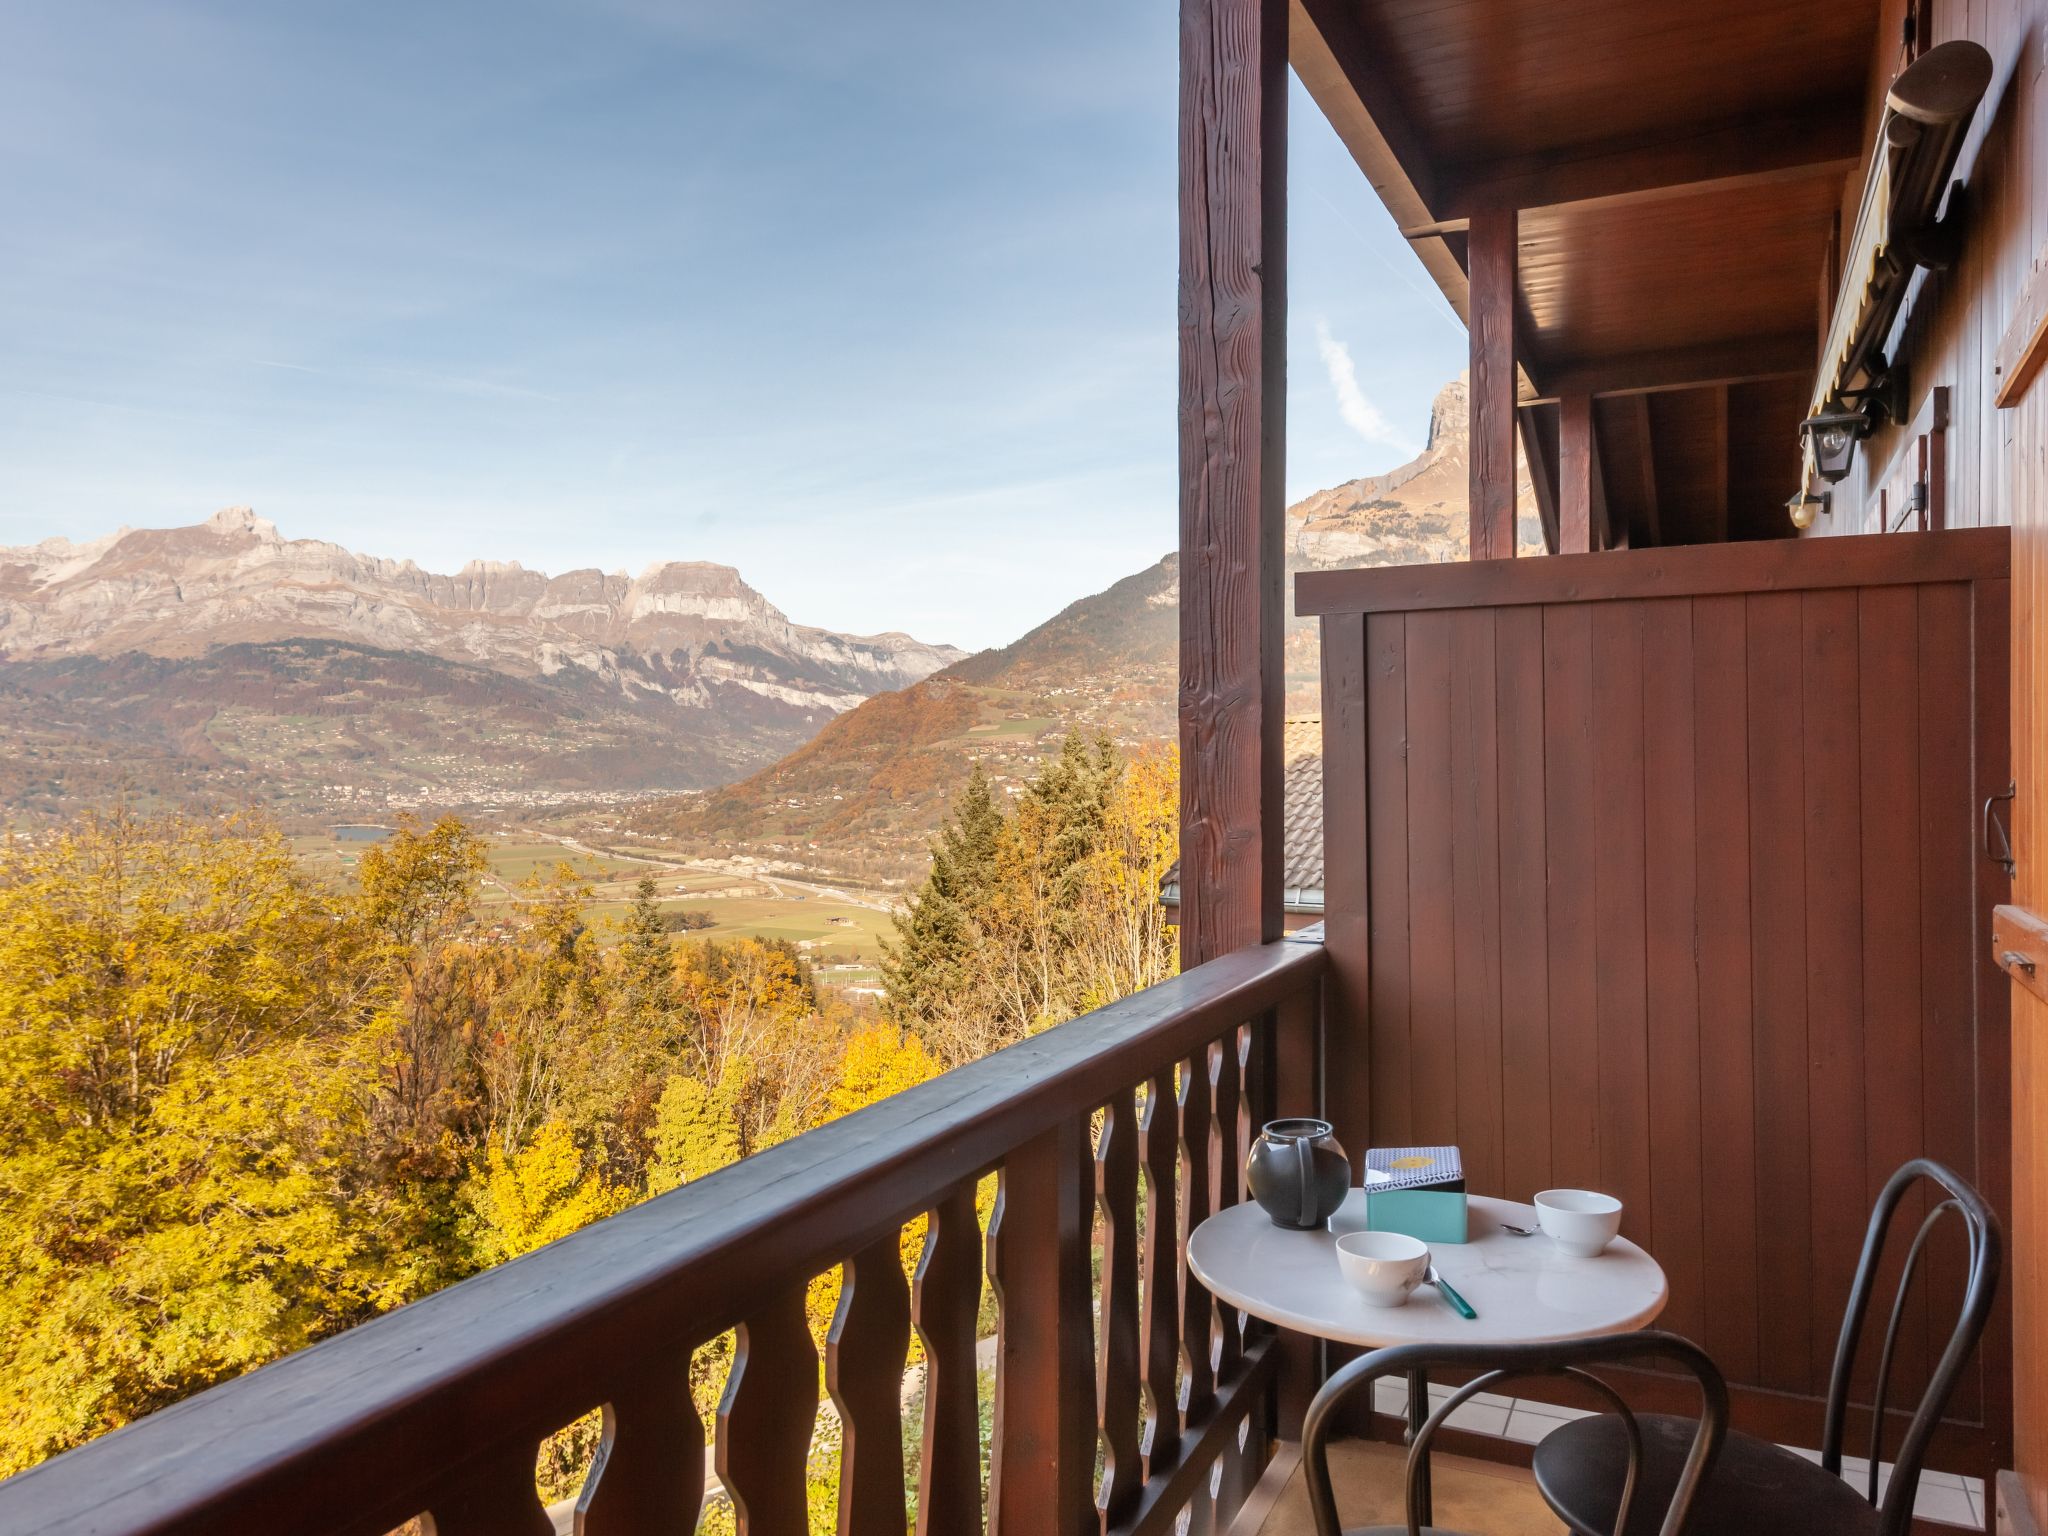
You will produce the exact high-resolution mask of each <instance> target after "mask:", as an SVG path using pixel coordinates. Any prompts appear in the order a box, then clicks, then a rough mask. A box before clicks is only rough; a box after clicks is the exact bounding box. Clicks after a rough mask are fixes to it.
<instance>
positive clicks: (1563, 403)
mask: <svg viewBox="0 0 2048 1536" xmlns="http://www.w3.org/2000/svg"><path fill="white" fill-rule="evenodd" d="M1557 466H1558V472H1557V530H1558V540H1557V552H1558V553H1559V554H1561V555H1587V554H1591V553H1592V552H1593V397H1592V396H1591V395H1583V394H1571V395H1566V396H1565V397H1564V398H1563V399H1562V400H1560V401H1558V403H1557Z"/></svg>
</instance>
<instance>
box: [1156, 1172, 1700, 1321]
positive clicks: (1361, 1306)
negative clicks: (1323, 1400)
mask: <svg viewBox="0 0 2048 1536" xmlns="http://www.w3.org/2000/svg"><path fill="white" fill-rule="evenodd" d="M1503 1222H1511V1223H1513V1224H1514V1225H1515V1226H1518V1227H1528V1228H1531V1229H1533V1228H1534V1227H1535V1226H1536V1208H1535V1207H1534V1206H1533V1205H1519V1204H1517V1203H1516V1202H1514V1201H1512V1200H1494V1199H1491V1198H1489V1197H1487V1196H1485V1195H1473V1196H1471V1197H1470V1198H1469V1199H1468V1200H1467V1201H1466V1232H1467V1234H1468V1241H1466V1242H1463V1243H1432V1244H1430V1249H1429V1256H1430V1258H1431V1259H1433V1260H1434V1261H1435V1263H1436V1267H1437V1272H1438V1273H1439V1274H1441V1275H1442V1276H1443V1277H1444V1279H1445V1280H1447V1281H1449V1282H1450V1284H1451V1286H1452V1288H1453V1289H1454V1290H1456V1291H1457V1292H1458V1293H1459V1294H1460V1295H1462V1296H1463V1297H1464V1298H1465V1299H1466V1300H1467V1301H1469V1302H1470V1303H1471V1304H1472V1310H1473V1311H1475V1312H1477V1313H1478V1314H1479V1316H1478V1317H1477V1318H1476V1319H1471V1320H1467V1319H1465V1318H1462V1317H1460V1316H1458V1314H1457V1313H1456V1312H1453V1311H1452V1310H1451V1306H1450V1303H1449V1302H1447V1301H1445V1300H1444V1299H1443V1297H1442V1296H1441V1295H1440V1294H1438V1292H1437V1290H1436V1288H1435V1287H1434V1286H1428V1285H1422V1286H1417V1287H1416V1288H1415V1293H1414V1294H1413V1295H1411V1296H1410V1297H1409V1298H1408V1301H1407V1303H1406V1304H1405V1305H1403V1306H1398V1307H1374V1306H1368V1305H1367V1304H1366V1300H1365V1298H1364V1297H1363V1296H1361V1295H1359V1294H1358V1292H1357V1291H1356V1290H1354V1289H1353V1288H1352V1286H1351V1285H1350V1283H1349V1282H1348V1281H1346V1280H1345V1278H1344V1276H1343V1274H1342V1273H1341V1272H1340V1271H1339V1270H1338V1268H1337V1239H1338V1238H1339V1237H1341V1236H1343V1235H1344V1234H1345V1233H1346V1232H1362V1231H1364V1230H1365V1191H1364V1190H1362V1189H1354V1190H1352V1191H1351V1193H1350V1194H1349V1195H1347V1196H1346V1197H1345V1199H1344V1203H1343V1205H1341V1206H1339V1207H1338V1208H1337V1214H1336V1215H1334V1216H1332V1217H1331V1218H1330V1229H1329V1230H1328V1231H1327V1232H1290V1231H1288V1230H1286V1229H1285V1228H1283V1227H1276V1226H1274V1225H1273V1219H1272V1218H1271V1217H1270V1216H1268V1215H1267V1214H1266V1213H1265V1212H1264V1211H1263V1210H1261V1209H1260V1208H1259V1207H1258V1205H1257V1204H1256V1203H1255V1202H1253V1201H1250V1200H1247V1201H1245V1202H1244V1204H1242V1205H1234V1206H1232V1207H1231V1208H1230V1209H1229V1210H1227V1211H1219V1212H1217V1213H1216V1214H1215V1215H1214V1216H1211V1217H1210V1218H1209V1219H1208V1220H1207V1221H1205V1222H1203V1223H1202V1224H1201V1225H1200V1226H1199V1227H1197V1228H1195V1230H1194V1234H1193V1235H1192V1236H1191V1237H1189V1239H1188V1268H1189V1269H1191V1270H1193V1271H1194V1273H1195V1277H1196V1278H1197V1279H1199V1280H1200V1281H1201V1282H1202V1284H1204V1285H1205V1286H1207V1287H1208V1288H1209V1290H1210V1292H1211V1294H1213V1295H1215V1296H1216V1297H1217V1298H1218V1299H1219V1300H1222V1301H1225V1302H1228V1303H1229V1304H1230V1305H1232V1306H1234V1307H1236V1308H1238V1309H1239V1310H1240V1311H1243V1312H1249V1313H1250V1314H1251V1315H1252V1316H1253V1317H1262V1318H1264V1319H1266V1320H1267V1321H1268V1322H1272V1323H1278V1324H1279V1325H1280V1326H1281V1327H1283V1328H1293V1329H1295V1330H1297V1331H1299V1332H1301V1333H1310V1334H1314V1335H1316V1336H1317V1337H1318V1338H1324V1339H1331V1340H1334V1341H1336V1342H1337V1343H1340V1344H1360V1345H1364V1346H1366V1347H1367V1348H1379V1347H1381V1346H1384V1345H1388V1344H1418V1343H1445V1344H1451V1343H1455V1344H1487V1343H1495V1344H1537V1343H1554V1342H1556V1341H1557V1340H1559V1339H1587V1338H1594V1337H1597V1336H1599V1335H1602V1334H1609V1333H1628V1332H1632V1331H1633V1330H1635V1329H1637V1328H1641V1327H1642V1326H1644V1325H1645V1324H1646V1323H1648V1322H1650V1321H1652V1320H1653V1319H1654V1318H1655V1317H1656V1316H1657V1314H1658V1313H1660V1312H1662V1311H1663V1310H1664V1302H1665V1299H1666V1296H1667V1294H1668V1289H1667V1287H1666V1285H1665V1283H1664V1271H1663V1269H1662V1268H1661V1267H1660V1266H1659V1265H1658V1263H1657V1261H1656V1260H1655V1259H1653V1258H1651V1257H1650V1256H1649V1255H1648V1254H1647V1253H1645V1252H1643V1250H1642V1249H1640V1248H1638V1247H1637V1246H1636V1245H1635V1244H1634V1243H1632V1242H1630V1241H1629V1240H1628V1239H1627V1238H1625V1237H1618V1238H1616V1239H1615V1240H1614V1242H1613V1243H1612V1244H1610V1245H1609V1247H1608V1249H1607V1251H1606V1252H1605V1253H1602V1254H1600V1255H1598V1256H1597V1257H1595V1258H1590V1259H1575V1258H1573V1257H1571V1255H1569V1254H1567V1253H1566V1252H1564V1250H1562V1249H1561V1248H1559V1247H1558V1246H1557V1244H1555V1243H1553V1242H1552V1241H1551V1240H1550V1239H1549V1238H1547V1237H1545V1236H1543V1235H1542V1234H1541V1233H1540V1232H1539V1233H1537V1235H1536V1236H1534V1237H1517V1236H1515V1235H1514V1234H1513V1233H1512V1232H1504V1231H1502V1230H1501V1224H1502V1223H1503Z"/></svg>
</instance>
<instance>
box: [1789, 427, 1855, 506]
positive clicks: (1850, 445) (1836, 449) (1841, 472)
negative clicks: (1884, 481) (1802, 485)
mask: <svg viewBox="0 0 2048 1536" xmlns="http://www.w3.org/2000/svg"><path fill="white" fill-rule="evenodd" d="M1870 429H1871V420H1870V417H1869V416H1868V415H1866V414H1865V413H1864V412H1862V411H1845V410H1840V409H1836V410H1819V411H1815V412H1814V413H1813V414H1812V415H1811V416H1809V417H1807V418H1806V420H1804V421H1802V422H1801V423H1799V432H1800V435H1801V436H1802V437H1804V438H1805V439H1806V445H1807V451H1808V454H1809V456H1810V457H1811V459H1812V462H1813V467H1814V468H1815V469H1816V470H1817V471H1819V473H1820V477H1821V479H1823V480H1825V481H1827V483H1828V484H1829V485H1836V484H1839V483H1840V482H1841V481H1842V480H1843V479H1844V478H1845V477H1846V476H1847V475H1848V473H1849V463H1850V461H1851V460H1852V459H1854V458H1855V456H1856V444H1857V443H1858V441H1860V440H1861V439H1863V438H1865V437H1868V436H1869V435H1870ZM1801 494H1802V495H1803V494H1805V493H1804V492H1803V491H1802V493H1801Z"/></svg>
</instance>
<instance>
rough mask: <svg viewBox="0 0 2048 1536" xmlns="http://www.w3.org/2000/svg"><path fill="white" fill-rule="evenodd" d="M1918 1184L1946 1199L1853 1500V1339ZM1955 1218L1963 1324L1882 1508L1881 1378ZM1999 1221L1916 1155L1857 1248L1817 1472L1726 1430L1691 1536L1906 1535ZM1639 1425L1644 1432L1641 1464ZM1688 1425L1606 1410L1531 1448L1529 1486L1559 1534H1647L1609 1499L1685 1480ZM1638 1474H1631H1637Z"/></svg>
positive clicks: (1881, 1365)
mask: <svg viewBox="0 0 2048 1536" xmlns="http://www.w3.org/2000/svg"><path fill="white" fill-rule="evenodd" d="M1922 1179H1926V1180H1929V1181H1931V1182H1932V1183H1934V1184H1935V1185H1937V1186H1938V1187H1939V1188H1940V1189H1941V1190H1942V1191H1943V1192H1944V1196H1943V1198H1942V1199H1941V1200H1940V1201H1938V1202H1937V1203H1936V1204H1935V1206H1934V1208H1933V1209H1932V1210H1930V1211H1929V1212H1928V1213H1927V1216H1926V1218H1925V1219H1924V1220H1923V1221H1922V1222H1921V1223H1920V1230H1919V1231H1918V1232H1917V1233H1916V1234H1915V1235H1914V1237H1913V1242H1912V1246H1911V1247H1909V1248H1908V1249H1907V1250H1906V1258H1905V1264H1904V1266H1903V1268H1902V1269H1901V1271H1900V1276H1899V1289H1898V1293H1897V1295H1896V1297H1895V1298H1894V1299H1893V1302H1892V1312H1891V1321H1890V1323H1889V1324H1888V1325H1887V1327H1886V1329H1885V1336H1884V1350H1883V1353H1882V1354H1881V1355H1880V1356H1879V1357H1878V1367H1877V1379H1876V1392H1875V1396H1874V1400H1873V1411H1872V1413H1871V1429H1870V1471H1869V1474H1868V1478H1867V1487H1866V1488H1865V1490H1864V1492H1862V1493H1858V1492H1857V1491H1856V1490H1855V1489H1854V1488H1852V1487H1851V1486H1850V1485H1849V1484H1848V1483H1846V1482H1844V1481H1843V1480H1842V1476H1841V1471H1842V1425H1843V1420H1844V1418H1845V1417H1846V1415H1847V1413H1848V1407H1849V1379H1850V1376H1851V1374H1852V1372H1853V1371H1854V1369H1855V1364H1856V1347H1857V1341H1858V1339H1859V1337H1860V1336H1861V1334H1862V1332H1863V1321H1864V1316H1865V1314H1866V1313H1867V1312H1868V1310H1869V1307H1870V1293H1871V1290H1872V1288H1873V1286H1874V1285H1875V1284H1876V1280H1877V1267H1878V1262H1879V1260H1880V1259H1881V1258H1882V1257H1883V1254H1884V1246H1885V1238H1886V1235H1887V1233H1888V1231H1889V1229H1890V1227H1891V1222H1892V1217H1893V1216H1894V1215H1895V1214H1896V1213H1897V1211H1898V1208H1899V1204H1900V1202H1901V1200H1903V1199H1904V1197H1905V1195H1906V1192H1907V1191H1908V1190H1909V1189H1911V1188H1912V1187H1913V1186H1914V1185H1915V1184H1917V1183H1919V1182H1920V1181H1921V1180H1922ZM1951 1215H1953V1216H1955V1217H1956V1218H1957V1219H1959V1220H1961V1221H1962V1222H1963V1223H1964V1225H1965V1226H1966V1227H1967V1229H1968V1238H1969V1260H1970V1264H1969V1280H1968V1283H1967V1285H1966V1286H1965V1288H1964V1292H1963V1301H1962V1308H1961V1315H1960V1316H1959V1317H1958V1318H1957V1320H1956V1326H1955V1331H1954V1332H1953V1333H1952V1334H1950V1335H1949V1341H1948V1347H1947V1348H1946V1349H1945V1350H1944V1351H1943V1352H1942V1355H1941V1359H1940V1361H1939V1362H1938V1363H1937V1364H1936V1366H1935V1368H1934V1372H1933V1375H1932V1376H1931V1378H1930V1379H1929V1381H1928V1383H1927V1390H1926V1392H1925V1393H1923V1394H1922V1396H1921V1399H1920V1405H1919V1407H1918V1408H1917V1409H1916V1410H1915V1412H1914V1414H1913V1418H1912V1422H1911V1423H1910V1424H1908V1425H1907V1427H1906V1432H1905V1438H1904V1439H1903V1440H1902V1441H1901V1442H1900V1444H1899V1451H1898V1457H1897V1461H1896V1464H1895V1465H1894V1467H1893V1470H1892V1476H1891V1482H1890V1485H1889V1486H1888V1487H1887V1488H1886V1490H1885V1494H1884V1499H1883V1501H1882V1502H1879V1499H1878V1464H1879V1462H1880V1461H1881V1460H1882V1452H1883V1449H1884V1420H1885V1391H1886V1388H1887V1386H1888V1385H1889V1382H1890V1378H1891V1368H1892V1357H1893V1353H1894V1350H1895V1347H1896V1345H1897V1342H1898V1333H1899V1320H1900V1318H1901V1317H1902V1316H1903V1315H1904V1311H1905V1304H1906V1296H1907V1293H1908V1291H1909V1289H1910V1288H1911V1286H1912V1283H1913V1274H1914V1270H1915V1268H1916V1267H1917V1266H1918V1264H1919V1260H1920V1255H1921V1252H1922V1251H1923V1250H1924V1249H1925V1248H1926V1246H1927V1239H1928V1236H1929V1234H1931V1233H1932V1232H1933V1231H1934V1230H1935V1227H1936V1226H1937V1224H1939V1223H1940V1222H1941V1221H1942V1220H1943V1219H1944V1218H1946V1217H1949V1216H1951ZM1999 1251H2000V1245H1999V1229H1998V1218H1997V1217H1996V1216H1994V1215H1993V1214H1992V1213H1991V1208H1990V1207H1989V1206H1987V1205H1986V1204H1985V1203H1984V1199H1983V1197H1982V1196H1981V1195H1979V1194H1978V1193H1977V1191H1976V1190H1974V1189H1972V1188H1971V1187H1970V1185H1969V1184H1967V1183H1966V1182H1964V1180H1962V1179H1961V1178H1959V1177H1957V1176H1956V1174H1954V1173H1952V1172H1951V1171H1950V1170H1948V1169H1947V1168H1944V1167H1942V1166H1941V1164H1939V1163H1935V1162H1929V1161H1928V1160H1927V1159H1925V1158H1916V1159H1914V1160H1913V1161H1912V1162H1910V1163H1907V1164H1906V1165H1905V1166H1904V1167H1903V1168H1901V1169H1900V1170H1899V1171H1898V1172H1897V1173H1895V1174H1893V1175H1892V1177H1891V1180H1890V1181H1889V1182H1888V1183H1887V1184H1886V1185H1885V1187H1884V1192H1883V1193H1882V1194H1881V1195H1879V1196H1878V1197H1877V1206H1876V1208H1875V1209H1874V1210H1873V1211H1872V1212H1871V1215H1870V1229H1869V1231H1868V1232H1867V1233H1866V1234H1865V1236H1864V1239H1863V1257H1862V1258H1861V1259H1860V1260H1859V1261H1858V1263H1857V1266H1856V1281H1855V1284H1854V1286H1853V1287H1852V1288H1851V1290H1850V1292H1849V1306H1848V1310H1847V1312H1846V1313H1845V1314H1844V1316H1843V1319H1842V1336H1841V1341H1840V1342H1839V1343H1838V1344H1837V1345H1836V1348H1835V1367H1834V1373H1833V1375H1832V1376H1831V1377H1830V1378H1829V1381H1828V1399H1827V1416H1826V1419H1825V1421H1824V1424H1823V1427H1822V1431H1821V1447H1820V1451H1821V1459H1820V1463H1819V1465H1815V1464H1814V1463H1813V1462H1811V1461H1808V1460H1806V1459H1805V1458H1804V1457H1802V1456H1797V1455H1794V1454H1793V1453H1792V1452H1791V1451H1788V1450H1785V1449H1784V1448H1782V1447H1780V1446H1776V1445H1772V1444H1771V1443H1770V1442H1769V1441H1766V1440H1759V1439H1756V1438H1755V1437H1754V1436H1751V1435H1745V1434H1740V1433H1731V1434H1730V1435H1729V1436H1728V1441H1727V1444H1726V1445H1725V1446H1723V1447H1722V1451H1721V1455H1720V1458H1719V1460H1718V1461H1716V1463H1715V1465H1714V1471H1713V1475H1712V1476H1711V1477H1710V1478H1709V1479H1708V1480H1707V1483H1706V1486H1705V1487H1704V1488H1703V1489H1702V1490H1701V1491H1700V1495H1699V1500H1698V1504H1697V1507H1696V1508H1695V1510H1694V1517H1693V1526H1694V1529H1695V1531H1697V1532H1712V1533H1720V1532H1728V1533H1734V1536H1833V1533H1836V1532H1842V1533H1848V1536H1905V1532H1906V1530H1907V1528H1908V1526H1909V1524H1910V1523H1911V1521H1912V1518H1913V1500H1914V1496H1915V1495H1916V1494H1917V1493H1918V1491H1919V1487H1920V1471H1921V1467H1922V1464H1923V1462H1924V1461H1925V1459H1926V1455H1927V1446H1928V1443H1929V1441H1931V1440H1932V1439H1933V1437H1934V1429H1935V1425H1936V1424H1937V1423H1938V1422H1939V1420H1940V1418H1941V1416H1942V1413H1943V1412H1944V1410H1945V1409H1946V1408H1947V1406H1948V1400H1949V1396H1950V1394H1951V1393H1953V1392H1954V1390H1955V1385H1956V1379H1957V1377H1959V1376H1960V1375H1961V1374H1962V1370H1963V1366H1964V1364H1965V1363H1966V1362H1967V1361H1968V1360H1969V1358H1970V1355H1971V1353H1972V1351H1974V1350H1975V1349H1976V1347H1977V1340H1978V1338H1979V1336H1980V1335H1981V1334H1982V1333H1983V1332H1984V1324H1985V1321H1986V1320H1987V1319H1988V1318H1989V1317H1990V1315H1991V1302H1992V1298H1993V1296H1994V1295H1995V1293H1996V1292H1997V1289H1998V1268H1999ZM1637 1425H1639V1426H1640V1433H1641V1455H1640V1456H1639V1455H1638V1452H1637V1444H1636V1434H1637V1427H1636V1426H1637ZM1691 1430H1692V1421H1691V1420H1689V1419H1684V1418H1679V1417H1674V1416H1672V1415H1668V1414H1642V1415H1639V1416H1638V1417H1637V1419H1636V1421H1635V1422H1634V1423H1633V1424H1629V1425H1624V1423H1623V1422H1622V1421H1621V1420H1619V1419H1616V1418H1614V1417H1613V1416H1612V1415H1601V1416H1599V1417H1595V1418H1586V1419H1576V1420H1573V1421H1572V1422H1571V1423H1569V1424H1567V1425H1565V1426H1564V1427H1563V1428H1562V1429H1558V1430H1554V1431H1553V1432H1552V1433H1551V1434H1550V1435H1549V1436H1547V1437H1546V1438H1545V1439H1544V1440H1543V1442H1542V1443H1541V1444H1540V1445H1538V1446H1537V1448H1536V1455H1535V1461H1534V1470H1535V1473H1536V1485H1537V1487H1538V1488H1540V1489H1541V1490H1542V1492H1543V1497H1544V1498H1545V1499H1546V1500H1548V1501H1549V1504H1550V1507H1551V1508H1552V1509H1553V1510H1555V1511H1556V1512H1557V1514H1558V1516H1559V1518H1561V1519H1562V1520H1563V1521H1564V1522H1565V1524H1566V1525H1568V1526H1570V1527H1571V1528H1572V1529H1573V1530H1574V1531H1577V1532H1579V1533H1580V1536H1609V1533H1619V1536H1649V1526H1648V1525H1647V1524H1646V1523H1644V1522H1643V1521H1642V1520H1641V1519H1640V1518H1639V1511H1638V1512H1636V1513H1632V1514H1631V1515H1630V1517H1629V1519H1628V1522H1627V1525H1626V1527H1624V1526H1622V1525H1621V1524H1620V1523H1619V1522H1617V1521H1616V1519H1615V1515H1616V1509H1617V1504H1618V1503H1629V1502H1630V1500H1629V1498H1628V1495H1629V1493H1630V1492H1631V1490H1633V1492H1634V1493H1635V1494H1636V1500H1635V1501H1634V1502H1636V1503H1637V1504H1640V1502H1641V1498H1642V1495H1644V1494H1648V1495H1650V1497H1651V1499H1652V1500H1654V1499H1655V1497H1656V1496H1657V1493H1658V1491H1659V1490H1661V1489H1668V1488H1670V1487H1671V1486H1672V1485H1673V1483H1674V1482H1675V1481H1676V1480H1677V1479H1678V1478H1679V1477H1680V1476H1681V1475H1682V1468H1683V1467H1684V1466H1685V1465H1686V1463H1685V1462H1684V1461H1683V1448H1684V1444H1685V1442H1686V1440H1687V1439H1689V1438H1690V1436H1691ZM1639 1465H1640V1472H1639V1473H1638V1471H1637V1468H1638V1466H1639Z"/></svg>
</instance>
